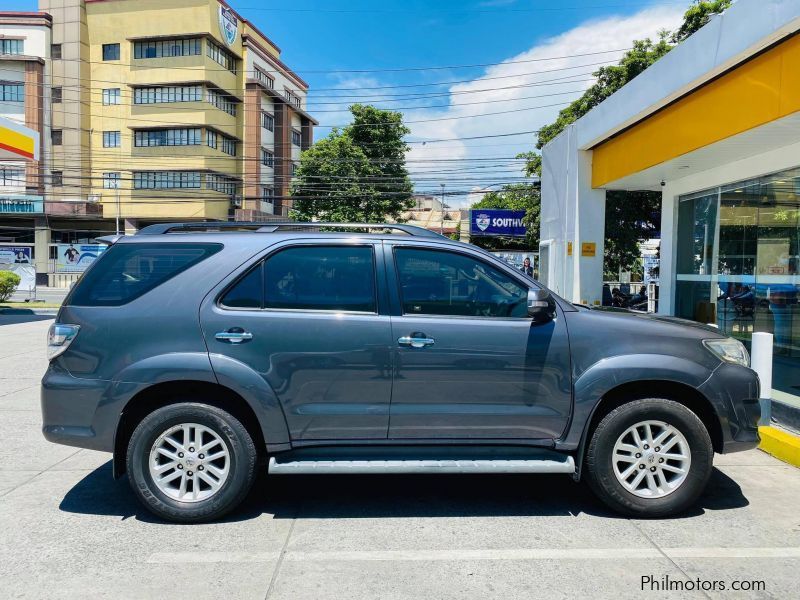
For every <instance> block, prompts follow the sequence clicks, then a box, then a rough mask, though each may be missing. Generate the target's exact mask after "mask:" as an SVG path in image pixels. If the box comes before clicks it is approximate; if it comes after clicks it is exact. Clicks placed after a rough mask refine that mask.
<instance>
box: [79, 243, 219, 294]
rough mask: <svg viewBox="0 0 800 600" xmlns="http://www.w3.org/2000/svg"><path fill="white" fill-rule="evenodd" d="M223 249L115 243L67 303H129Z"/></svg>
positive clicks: (87, 272)
mask: <svg viewBox="0 0 800 600" xmlns="http://www.w3.org/2000/svg"><path fill="white" fill-rule="evenodd" d="M221 249H222V244H115V245H113V246H111V248H109V249H108V250H106V251H105V252H104V253H103V255H102V256H101V257H100V258H99V259H98V260H97V261H96V263H95V264H94V265H92V267H91V268H90V269H89V270H88V271H86V274H85V275H84V276H83V277H82V278H81V280H80V282H79V283H78V285H76V286H75V289H74V290H73V292H72V293H71V294H70V296H69V298H67V301H66V303H67V304H71V305H76V306H119V305H121V304H125V303H127V302H130V301H131V300H134V299H135V298H138V297H139V296H141V295H142V294H144V293H146V292H149V291H150V290H152V289H153V288H154V287H156V286H158V285H160V284H162V283H164V282H165V281H167V280H168V279H170V278H172V277H174V276H175V275H177V274H178V273H180V272H181V271H185V270H186V269H188V268H189V267H191V266H193V265H196V264H197V263H199V262H200V261H201V260H204V259H206V258H208V257H209V256H211V255H212V254H215V253H216V252H219V251H220V250H221Z"/></svg>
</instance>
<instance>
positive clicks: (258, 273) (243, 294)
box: [221, 262, 264, 308]
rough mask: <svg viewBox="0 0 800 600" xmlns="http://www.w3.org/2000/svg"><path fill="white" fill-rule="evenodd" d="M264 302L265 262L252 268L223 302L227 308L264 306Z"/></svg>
mask: <svg viewBox="0 0 800 600" xmlns="http://www.w3.org/2000/svg"><path fill="white" fill-rule="evenodd" d="M263 303H264V263H263V262H260V263H258V266H256V267H255V268H253V269H251V270H250V272H249V273H248V274H247V275H245V276H244V277H242V278H241V279H240V280H239V281H238V282H237V283H236V285H234V286H233V287H232V288H231V289H230V290H229V291H228V293H227V294H225V297H224V298H223V299H222V302H221V304H222V305H223V306H225V307H227V308H262V307H263Z"/></svg>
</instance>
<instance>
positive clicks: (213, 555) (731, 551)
mask: <svg viewBox="0 0 800 600" xmlns="http://www.w3.org/2000/svg"><path fill="white" fill-rule="evenodd" d="M279 555H280V552H278V551H275V552H202V553H194V552H156V553H155V554H151V555H150V557H149V558H148V559H147V562H149V563H168V564H185V563H267V562H272V561H275V560H277V559H278V557H279ZM664 555H666V556H667V557H668V558H721V559H731V558H800V547H766V548H722V547H718V548H662V549H661V550H659V549H657V548H651V547H646V548H496V549H476V550H468V549H464V550H456V549H443V550H374V551H371V550H342V551H335V550H332V551H324V552H305V551H302V550H289V551H288V552H287V553H286V555H285V556H284V560H289V561H293V562H299V561H335V562H352V561H356V562H357V561H461V560H493V561H494V560H618V559H627V560H644V559H647V560H651V559H654V558H655V559H658V558H664Z"/></svg>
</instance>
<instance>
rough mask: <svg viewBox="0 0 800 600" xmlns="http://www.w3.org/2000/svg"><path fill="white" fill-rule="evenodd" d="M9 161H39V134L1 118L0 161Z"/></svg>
mask: <svg viewBox="0 0 800 600" xmlns="http://www.w3.org/2000/svg"><path fill="white" fill-rule="evenodd" d="M8 159H27V160H39V134H38V133H37V132H35V131H34V130H33V129H29V128H27V127H25V126H23V125H20V124H18V123H15V122H13V121H9V120H8V119H3V118H0V160H8Z"/></svg>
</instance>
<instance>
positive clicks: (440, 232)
mask: <svg viewBox="0 0 800 600" xmlns="http://www.w3.org/2000/svg"><path fill="white" fill-rule="evenodd" d="M439 185H441V186H442V219H441V221H439V235H444V208H445V203H444V186H445V184H443V183H440V184H439Z"/></svg>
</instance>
